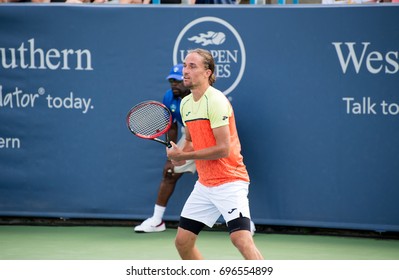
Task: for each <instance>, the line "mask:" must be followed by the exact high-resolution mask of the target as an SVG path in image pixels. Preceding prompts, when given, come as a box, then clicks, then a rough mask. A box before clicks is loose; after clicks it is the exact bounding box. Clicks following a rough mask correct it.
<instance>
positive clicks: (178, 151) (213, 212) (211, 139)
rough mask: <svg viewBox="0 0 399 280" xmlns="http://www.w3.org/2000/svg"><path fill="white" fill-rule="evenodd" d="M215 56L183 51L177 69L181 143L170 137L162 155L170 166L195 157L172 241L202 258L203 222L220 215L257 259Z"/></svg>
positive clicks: (245, 181)
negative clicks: (181, 89) (183, 91)
mask: <svg viewBox="0 0 399 280" xmlns="http://www.w3.org/2000/svg"><path fill="white" fill-rule="evenodd" d="M214 71H215V61H214V59H213V57H212V55H211V53H210V52H208V51H207V50H203V49H195V50H191V51H189V52H188V54H187V56H186V58H185V61H184V68H183V75H184V80H183V81H184V85H185V86H186V87H188V88H189V89H190V90H191V94H190V95H188V96H186V97H185V98H183V100H182V102H181V105H180V112H181V115H182V119H183V124H184V126H185V128H186V141H185V144H184V147H183V148H180V147H178V146H177V145H176V144H175V143H174V142H171V144H172V148H170V149H166V152H167V156H168V158H170V159H171V160H172V163H173V164H174V165H175V166H179V165H184V164H185V163H186V162H187V160H195V163H196V167H197V172H198V180H197V182H196V184H195V186H194V189H193V191H192V193H191V194H190V196H189V198H188V199H187V201H186V203H185V205H184V207H183V210H182V212H181V216H180V222H179V227H178V230H177V235H176V240H175V245H176V248H177V250H178V252H179V254H180V257H181V258H182V259H202V258H203V257H202V255H201V253H200V251H199V250H198V248H197V246H196V240H197V237H198V234H199V233H200V232H201V230H202V229H203V228H204V226H205V225H206V226H208V227H212V226H213V225H214V224H215V222H216V221H217V220H218V218H219V217H220V215H223V218H224V220H225V221H226V224H227V227H228V230H229V232H230V239H231V241H232V243H233V244H234V246H235V247H236V248H237V249H238V250H239V251H240V253H241V254H242V256H243V257H244V258H245V259H252V260H256V259H263V257H262V254H261V253H260V252H259V250H258V249H257V247H256V245H255V243H254V241H253V238H252V235H251V231H250V230H251V216H250V210H249V201H248V187H249V176H248V172H247V169H246V167H245V165H244V162H243V157H242V155H241V145H240V141H239V138H238V134H237V129H236V124H235V119H234V112H233V108H232V106H231V104H230V102H229V101H228V99H227V98H226V97H225V96H224V94H223V93H222V92H220V91H219V90H217V89H216V88H214V87H213V86H212V85H213V83H214V82H215V74H214Z"/></svg>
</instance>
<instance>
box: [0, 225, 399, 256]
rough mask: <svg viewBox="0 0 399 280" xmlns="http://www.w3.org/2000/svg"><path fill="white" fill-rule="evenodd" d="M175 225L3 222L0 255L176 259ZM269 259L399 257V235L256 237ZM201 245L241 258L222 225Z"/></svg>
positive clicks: (204, 235)
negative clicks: (149, 229) (147, 228)
mask: <svg viewBox="0 0 399 280" xmlns="http://www.w3.org/2000/svg"><path fill="white" fill-rule="evenodd" d="M175 234H176V229H167V230H166V231H165V232H160V233H151V234H145V233H141V234H139V233H135V232H134V231H133V229H132V227H111V226H108V227H106V226H20V225H18V226H14V225H11V226H10V225H3V226H0V259H1V260H174V259H179V256H178V254H177V252H176V250H175V247H174V237H175ZM254 239H255V242H256V245H257V247H258V248H259V249H260V251H261V252H262V254H263V255H264V257H265V258H266V259H271V260H399V240H386V239H374V238H359V237H337V236H317V235H292V234H266V233H257V234H256V235H255V237H254ZM198 247H199V249H200V250H201V252H202V253H203V256H204V257H205V258H206V259H214V260H229V259H242V257H241V255H240V254H239V253H238V251H237V250H236V249H235V248H234V247H233V245H232V244H231V242H230V239H229V235H228V233H227V232H224V231H203V232H201V233H200V236H199V239H198Z"/></svg>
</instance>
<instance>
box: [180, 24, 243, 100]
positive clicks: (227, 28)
mask: <svg viewBox="0 0 399 280" xmlns="http://www.w3.org/2000/svg"><path fill="white" fill-rule="evenodd" d="M196 48H202V49H207V50H209V51H210V52H211V53H212V55H213V57H214V59H215V63H216V67H215V75H216V87H217V88H218V89H219V90H220V91H222V92H223V93H224V94H225V95H228V94H230V93H231V92H232V91H233V90H234V89H235V88H236V87H237V85H238V84H239V83H240V81H241V79H242V76H243V75H244V71H245V63H246V54H245V47H244V43H243V41H242V39H241V36H240V34H239V33H238V32H237V30H236V29H235V28H234V27H233V26H232V25H231V24H230V23H228V22H227V21H225V20H223V19H220V18H217V17H201V18H198V19H196V20H193V21H192V22H190V23H189V24H187V25H186V26H185V27H184V28H183V29H182V30H181V31H180V33H179V35H178V36H177V39H176V42H175V46H174V48H173V64H177V63H181V62H182V61H184V58H185V56H186V55H187V51H188V50H191V49H196Z"/></svg>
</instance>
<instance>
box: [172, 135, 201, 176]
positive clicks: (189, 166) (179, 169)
mask: <svg viewBox="0 0 399 280" xmlns="http://www.w3.org/2000/svg"><path fill="white" fill-rule="evenodd" d="M181 131H182V136H181V137H180V139H179V141H178V142H177V146H178V147H179V148H183V145H184V142H185V140H186V134H185V130H184V129H182V130H181ZM196 170H197V168H196V166H195V161H194V160H186V163H185V164H184V165H180V166H175V167H174V168H173V172H174V173H185V172H191V173H193V174H194V173H195V171H196Z"/></svg>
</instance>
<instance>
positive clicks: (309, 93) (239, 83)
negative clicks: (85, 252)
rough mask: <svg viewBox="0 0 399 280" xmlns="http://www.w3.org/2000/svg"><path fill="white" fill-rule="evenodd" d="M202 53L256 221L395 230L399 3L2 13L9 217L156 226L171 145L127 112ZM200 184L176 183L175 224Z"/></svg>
mask: <svg viewBox="0 0 399 280" xmlns="http://www.w3.org/2000/svg"><path fill="white" fill-rule="evenodd" d="M371 23H373V24H371ZM376 23H378V24H376ZM196 47H202V48H207V49H209V50H211V51H212V53H213V54H214V56H215V58H216V62H217V76H218V81H217V83H216V87H218V88H219V89H221V90H222V91H223V92H224V93H225V94H226V95H227V96H228V97H229V99H230V100H231V102H232V103H233V106H234V107H235V111H236V116H237V125H238V130H239V134H240V136H241V141H242V147H243V154H244V157H245V162H246V164H247V166H248V169H249V172H250V176H251V187H250V201H251V210H252V215H253V219H254V221H255V222H256V223H258V224H273V225H292V226H317V227H333V228H347V229H367V230H389V231H398V230H399V203H398V200H399V171H398V170H399V160H398V159H399V145H398V138H399V92H398V88H399V55H398V53H399V6H390V5H378V6H377V5H373V6H284V7H281V6H279V7H276V6H266V5H265V6H255V5H251V6H245V5H240V6H239V7H231V6H229V7H219V6H208V7H207V6H204V7H198V6H196V7H193V6H192V7H184V6H169V5H168V6H162V5H160V6H157V5H154V6H112V5H93V6H92V5H89V6H82V5H77V6H75V5H62V4H60V5H57V4H51V5H12V4H8V5H1V6H0V215H1V216H34V217H64V218H104V219H144V218H146V217H148V216H149V215H150V214H151V213H152V209H153V204H154V202H155V197H156V193H157V191H158V184H159V181H160V178H161V172H162V165H163V162H164V160H165V150H164V147H163V146H162V145H159V144H157V143H155V142H152V141H145V140H140V139H138V138H135V137H134V136H133V135H132V134H130V132H129V131H128V130H127V128H126V125H125V115H126V113H127V111H128V110H129V109H130V107H131V106H133V105H134V104H136V103H138V102H140V101H143V100H147V99H155V100H161V98H162V96H163V93H164V92H165V91H166V90H167V89H168V83H167V81H166V80H165V77H166V75H167V73H168V71H169V69H170V67H171V66H172V65H173V64H174V63H176V62H181V61H182V58H183V57H184V55H185V53H186V51H187V50H188V49H191V48H196ZM195 179H196V176H195V175H185V176H183V179H182V180H181V181H179V183H178V186H177V189H176V191H175V194H174V196H173V197H172V199H171V201H170V204H169V207H168V209H167V212H166V219H167V220H177V219H178V217H179V213H180V210H181V208H182V205H183V203H184V201H185V199H186V197H187V196H188V195H189V193H190V191H191V189H192V186H193V184H194V182H195Z"/></svg>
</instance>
